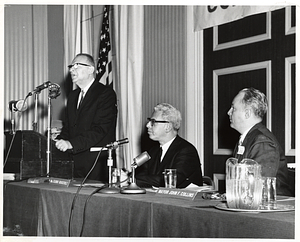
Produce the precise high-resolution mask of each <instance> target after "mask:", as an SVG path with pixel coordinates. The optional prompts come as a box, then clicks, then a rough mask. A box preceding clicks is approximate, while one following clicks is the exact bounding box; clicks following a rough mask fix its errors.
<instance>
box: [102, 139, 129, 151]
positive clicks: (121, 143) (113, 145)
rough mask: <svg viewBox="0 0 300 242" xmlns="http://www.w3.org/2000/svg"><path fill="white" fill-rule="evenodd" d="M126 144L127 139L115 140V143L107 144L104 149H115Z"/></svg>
mask: <svg viewBox="0 0 300 242" xmlns="http://www.w3.org/2000/svg"><path fill="white" fill-rule="evenodd" d="M128 142H129V140H128V138H125V139H120V140H117V141H115V142H112V143H110V144H107V145H106V146H105V147H106V148H113V149H116V148H118V146H119V145H123V144H126V143H128Z"/></svg>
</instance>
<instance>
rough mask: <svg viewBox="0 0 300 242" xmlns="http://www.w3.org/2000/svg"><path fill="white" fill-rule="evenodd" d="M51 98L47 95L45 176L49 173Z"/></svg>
mask: <svg viewBox="0 0 300 242" xmlns="http://www.w3.org/2000/svg"><path fill="white" fill-rule="evenodd" d="M50 145H51V98H50V97H49V96H48V127H47V151H46V154H47V173H46V174H47V177H49V173H50V162H51V147H50Z"/></svg>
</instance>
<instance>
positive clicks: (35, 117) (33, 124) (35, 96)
mask: <svg viewBox="0 0 300 242" xmlns="http://www.w3.org/2000/svg"><path fill="white" fill-rule="evenodd" d="M37 105H38V95H37V93H34V121H33V122H32V127H33V130H34V131H35V132H37V130H38V127H37V126H38V125H37V108H38V107H37Z"/></svg>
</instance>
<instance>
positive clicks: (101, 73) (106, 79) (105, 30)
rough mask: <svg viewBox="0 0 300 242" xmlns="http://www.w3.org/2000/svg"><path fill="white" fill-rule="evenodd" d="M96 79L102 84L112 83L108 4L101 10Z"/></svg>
mask: <svg viewBox="0 0 300 242" xmlns="http://www.w3.org/2000/svg"><path fill="white" fill-rule="evenodd" d="M96 73H97V74H96V80H97V81H99V82H101V83H102V84H104V85H111V84H112V81H113V79H112V53H111V45H110V29H109V6H107V5H105V6H104V10H103V22H102V28H101V33H100V46H99V56H98V61H97V72H96Z"/></svg>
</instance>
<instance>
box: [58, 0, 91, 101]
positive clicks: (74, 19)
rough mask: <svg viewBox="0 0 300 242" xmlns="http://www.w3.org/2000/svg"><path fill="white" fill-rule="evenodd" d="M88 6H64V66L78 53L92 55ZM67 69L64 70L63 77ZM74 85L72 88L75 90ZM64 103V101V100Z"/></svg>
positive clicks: (89, 7) (89, 10) (66, 73)
mask: <svg viewBox="0 0 300 242" xmlns="http://www.w3.org/2000/svg"><path fill="white" fill-rule="evenodd" d="M91 9H92V7H91V6H90V5H84V6H81V5H65V6H64V33H65V36H64V37H65V38H64V41H65V43H64V50H65V54H64V65H65V66H68V65H69V64H70V63H71V62H72V60H73V59H74V57H75V56H76V55H77V54H79V53H88V54H90V55H92V54H93V50H92V34H91V32H92V31H91V20H92V18H91V16H92V10H91ZM67 75H68V69H67V68H66V69H65V76H67ZM75 87H76V85H74V86H73V88H75ZM65 102H66V100H65Z"/></svg>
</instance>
